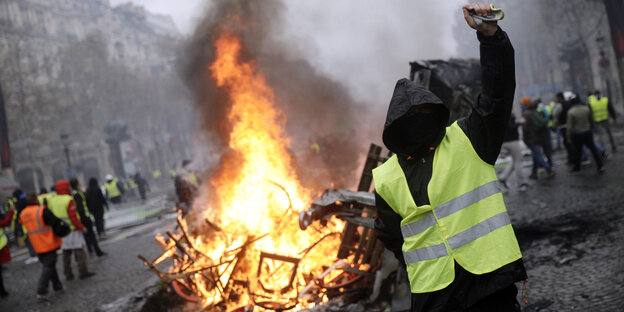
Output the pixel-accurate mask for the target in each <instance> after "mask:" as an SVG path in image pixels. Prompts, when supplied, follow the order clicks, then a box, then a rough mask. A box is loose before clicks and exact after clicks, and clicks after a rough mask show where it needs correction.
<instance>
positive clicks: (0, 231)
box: [0, 213, 17, 250]
mask: <svg viewBox="0 0 624 312" xmlns="http://www.w3.org/2000/svg"><path fill="white" fill-rule="evenodd" d="M15 214H17V213H15ZM8 242H9V239H8V238H7V236H6V233H4V228H3V227H0V250H2V248H4V246H6V245H7V243H8Z"/></svg>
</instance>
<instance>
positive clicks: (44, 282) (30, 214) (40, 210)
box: [20, 193, 63, 299]
mask: <svg viewBox="0 0 624 312" xmlns="http://www.w3.org/2000/svg"><path fill="white" fill-rule="evenodd" d="M26 203H27V205H28V206H26V208H24V210H23V211H22V213H21V214H20V223H21V224H22V225H24V227H26V231H28V238H29V239H30V241H31V243H32V245H33V247H34V248H35V251H36V252H37V256H38V257H39V262H40V263H41V265H42V270H41V276H40V277H39V286H38V287H37V298H39V299H49V297H48V285H49V284H50V282H51V283H52V288H53V289H54V291H55V292H59V291H62V290H63V285H62V284H61V280H60V279H59V276H58V273H57V271H56V250H57V249H59V248H60V247H61V245H62V244H63V241H62V240H61V238H60V237H58V236H56V235H54V232H53V231H52V225H54V224H55V223H56V222H59V219H58V218H57V217H56V216H55V215H54V214H53V213H52V212H51V211H50V210H49V209H48V208H46V207H45V206H44V205H40V204H39V200H38V198H37V195H36V194H35V193H28V194H27V195H26Z"/></svg>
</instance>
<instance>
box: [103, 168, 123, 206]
mask: <svg viewBox="0 0 624 312" xmlns="http://www.w3.org/2000/svg"><path fill="white" fill-rule="evenodd" d="M104 188H105V189H106V195H107V196H108V199H109V200H110V201H111V203H113V204H115V205H119V204H121V195H123V186H122V185H121V183H119V181H117V178H114V177H113V175H111V174H107V175H106V183H105V184H104Z"/></svg>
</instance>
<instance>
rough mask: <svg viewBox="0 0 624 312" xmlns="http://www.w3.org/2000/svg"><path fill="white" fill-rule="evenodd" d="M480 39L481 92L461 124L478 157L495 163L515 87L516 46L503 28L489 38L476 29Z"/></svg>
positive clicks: (507, 120)
mask: <svg viewBox="0 0 624 312" xmlns="http://www.w3.org/2000/svg"><path fill="white" fill-rule="evenodd" d="M477 38H478V39H479V41H480V42H481V46H480V53H481V83H482V89H481V94H479V97H478V98H477V101H476V104H475V105H474V107H473V108H472V113H471V114H470V116H468V118H466V119H462V120H460V121H459V125H460V127H461V128H462V130H463V131H464V133H466V136H468V139H470V142H471V143H472V146H473V147H474V149H475V151H476V152H477V154H478V155H479V157H481V159H483V160H484V161H485V162H487V163H489V164H491V165H494V163H495V162H496V158H498V154H499V152H500V148H501V145H502V144H503V136H504V133H505V128H506V127H507V125H508V122H509V116H510V115H511V108H512V105H513V97H514V92H515V90H516V77H515V61H514V49H513V46H512V45H511V42H510V41H509V38H508V37H507V34H506V33H505V32H504V31H503V30H502V29H500V27H499V28H498V30H497V31H496V33H495V34H494V35H493V36H490V37H485V36H483V34H481V33H480V32H477Z"/></svg>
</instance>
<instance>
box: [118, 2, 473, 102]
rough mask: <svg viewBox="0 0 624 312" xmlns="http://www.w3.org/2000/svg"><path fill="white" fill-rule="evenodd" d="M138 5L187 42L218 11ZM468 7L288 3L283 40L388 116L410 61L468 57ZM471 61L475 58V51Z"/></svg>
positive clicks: (196, 5)
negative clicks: (463, 43)
mask: <svg viewBox="0 0 624 312" xmlns="http://www.w3.org/2000/svg"><path fill="white" fill-rule="evenodd" d="M122 2H127V0H111V4H119V3H122ZM132 2H134V3H137V4H141V5H144V6H145V7H146V8H147V9H148V10H150V11H153V12H156V13H159V14H169V15H171V16H172V17H173V18H174V21H175V23H176V24H177V25H178V27H179V28H180V30H181V31H182V32H183V33H184V34H186V35H189V34H191V33H192V31H193V29H194V27H195V24H196V23H197V22H198V21H199V20H200V19H201V17H202V16H203V14H204V12H205V9H206V8H209V7H214V6H215V1H214V0H184V1H168V0H132ZM260 3H262V2H260ZM463 3H464V1H459V0H450V1H448V0H445V1H436V0H421V1H374V0H350V1H318V0H296V1H284V6H285V10H284V12H283V14H284V16H283V19H284V24H283V26H281V27H282V28H281V29H280V30H279V31H278V33H279V34H277V35H279V36H280V38H281V39H282V40H284V41H286V42H289V49H291V50H298V51H299V52H300V54H301V55H303V56H304V57H305V58H306V59H307V60H308V61H309V62H310V63H311V64H312V65H313V66H314V67H315V68H317V69H318V70H320V71H323V72H325V73H327V74H328V75H329V76H330V77H332V78H333V79H336V80H340V81H342V82H343V84H344V85H345V86H346V87H347V88H348V90H349V93H350V94H351V95H352V96H353V97H354V98H355V99H356V100H358V101H360V102H362V103H365V104H366V105H370V106H373V107H377V106H381V107H382V108H381V109H380V110H381V111H383V110H384V109H385V106H386V105H387V104H388V102H389V99H390V96H391V93H392V88H393V87H394V83H395V82H396V81H397V80H398V79H399V78H402V77H406V76H408V74H409V65H408V62H410V61H414V60H419V59H446V58H449V57H451V56H462V55H464V54H463V53H462V51H455V41H454V38H453V36H452V29H453V26H454V25H455V24H456V23H458V22H460V23H463V16H462V12H461V5H462V4H463ZM468 34H469V35H474V34H472V33H471V32H469V33H468ZM475 40H476V39H475ZM465 54H468V55H471V56H474V55H475V54H476V52H475V51H472V52H470V51H467V52H466V53H465Z"/></svg>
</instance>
